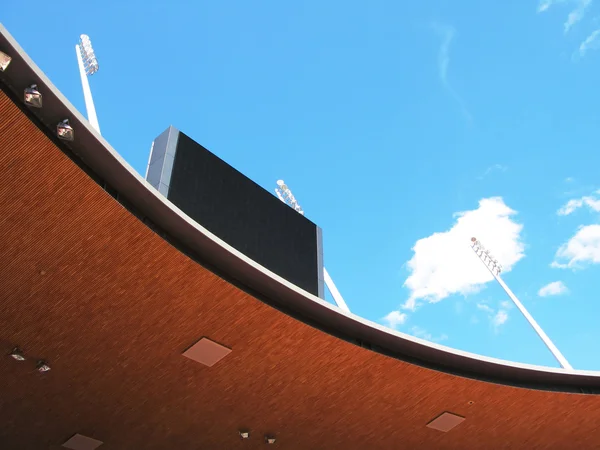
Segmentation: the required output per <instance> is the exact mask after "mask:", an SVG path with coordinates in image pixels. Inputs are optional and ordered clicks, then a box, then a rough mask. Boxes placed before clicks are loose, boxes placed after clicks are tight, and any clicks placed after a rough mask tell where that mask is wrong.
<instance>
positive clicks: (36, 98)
mask: <svg viewBox="0 0 600 450" xmlns="http://www.w3.org/2000/svg"><path fill="white" fill-rule="evenodd" d="M23 97H24V100H25V103H26V104H27V105H29V106H31V107H33V108H41V107H42V94H40V91H38V89H37V85H35V84H32V85H31V86H29V87H28V88H25V92H24V94H23Z"/></svg>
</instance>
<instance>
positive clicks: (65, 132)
mask: <svg viewBox="0 0 600 450" xmlns="http://www.w3.org/2000/svg"><path fill="white" fill-rule="evenodd" d="M56 135H57V136H58V138H59V139H62V140H63V141H73V140H74V139H75V131H73V127H71V125H69V119H65V120H63V121H61V122H59V123H58V125H57V126H56Z"/></svg>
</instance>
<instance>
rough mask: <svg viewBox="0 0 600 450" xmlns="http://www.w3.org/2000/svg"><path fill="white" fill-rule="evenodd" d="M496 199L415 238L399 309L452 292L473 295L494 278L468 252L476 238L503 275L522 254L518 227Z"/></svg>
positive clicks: (470, 252)
mask: <svg viewBox="0 0 600 450" xmlns="http://www.w3.org/2000/svg"><path fill="white" fill-rule="evenodd" d="M515 214H516V212H515V211H513V210H512V209H511V208H509V207H508V206H507V205H506V204H505V203H504V201H503V200H502V198H501V197H491V198H485V199H482V200H481V201H480V202H479V207H478V208H477V209H474V210H471V211H465V212H460V213H456V214H454V217H456V222H455V224H454V226H453V227H452V228H451V229H450V230H448V231H444V232H439V233H434V234H432V235H431V236H428V237H426V238H423V239H419V240H418V241H417V242H416V243H415V245H414V247H413V251H414V255H413V257H412V258H411V259H410V260H409V261H408V262H407V268H408V270H409V271H410V275H409V277H408V278H407V279H406V281H405V282H404V286H405V287H407V288H408V289H409V290H410V296H409V298H408V300H406V302H405V303H404V305H403V308H405V309H409V310H414V309H415V308H416V307H417V306H418V304H419V302H422V301H427V302H430V303H436V302H439V301H440V300H443V299H444V298H446V297H448V296H450V295H452V294H462V295H468V294H471V293H475V292H478V291H479V290H481V289H482V288H483V286H484V285H485V284H486V283H488V282H490V281H492V280H493V279H494V278H493V277H492V275H491V274H490V272H489V271H488V270H487V269H486V268H485V266H484V265H483V264H482V263H481V261H480V260H479V259H478V258H477V256H476V255H475V254H474V252H473V250H471V248H470V245H469V244H470V240H471V237H477V238H478V239H480V240H481V242H483V244H484V245H485V246H486V248H488V249H489V250H490V252H491V253H492V254H494V255H495V257H496V258H497V259H498V261H499V262H500V263H501V264H502V266H503V272H509V271H510V270H511V269H512V267H513V266H514V265H515V264H516V263H517V262H518V261H519V260H520V259H521V258H523V257H524V256H525V254H524V247H523V243H522V242H521V230H522V229H523V226H522V225H520V224H518V223H516V222H515V221H514V220H513V219H512V217H513V216H514V215H515Z"/></svg>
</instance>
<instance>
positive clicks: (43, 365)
mask: <svg viewBox="0 0 600 450" xmlns="http://www.w3.org/2000/svg"><path fill="white" fill-rule="evenodd" d="M36 369H37V371H38V372H41V373H44V372H48V371H49V370H50V366H49V365H48V363H47V362H46V361H38V363H37V366H36Z"/></svg>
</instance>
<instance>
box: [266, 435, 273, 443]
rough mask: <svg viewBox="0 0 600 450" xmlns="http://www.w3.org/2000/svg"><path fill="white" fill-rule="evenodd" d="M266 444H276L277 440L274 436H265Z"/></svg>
mask: <svg viewBox="0 0 600 450" xmlns="http://www.w3.org/2000/svg"><path fill="white" fill-rule="evenodd" d="M265 442H266V443H267V444H274V443H275V438H274V437H273V436H265Z"/></svg>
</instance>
